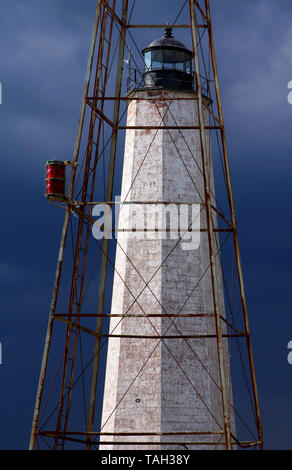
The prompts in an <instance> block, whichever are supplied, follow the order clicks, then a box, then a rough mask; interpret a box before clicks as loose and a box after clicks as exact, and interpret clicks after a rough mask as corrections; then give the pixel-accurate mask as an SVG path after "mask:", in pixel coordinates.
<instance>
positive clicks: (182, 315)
mask: <svg viewBox="0 0 292 470" xmlns="http://www.w3.org/2000/svg"><path fill="white" fill-rule="evenodd" d="M214 315H215V314H214V313H179V314H175V313H150V314H145V315H144V314H142V313H139V314H134V315H129V314H127V315H125V314H122V313H120V314H118V313H80V314H73V315H70V313H55V317H56V318H58V317H68V316H72V317H73V318H74V317H77V316H78V317H80V318H82V317H84V318H87V317H93V318H95V317H107V318H108V317H119V318H148V317H149V318H156V317H157V318H164V317H165V318H196V317H198V318H199V317H214Z"/></svg>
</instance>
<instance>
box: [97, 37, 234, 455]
mask: <svg viewBox="0 0 292 470" xmlns="http://www.w3.org/2000/svg"><path fill="white" fill-rule="evenodd" d="M143 54H144V59H145V73H144V86H143V88H136V89H133V90H131V91H130V92H129V96H130V97H131V100H129V106H128V113H127V132H126V141H125V150H124V165H123V177H122V189H121V203H122V204H121V207H120V214H119V223H118V232H117V252H116V261H115V276H114V284H113V294H112V306H111V314H112V315H113V314H120V315H122V318H120V317H115V316H112V317H111V322H110V327H109V330H110V331H109V333H110V338H109V343H108V354H107V364H106V378H105V388H104V402H103V412H102V426H101V432H102V433H103V439H102V440H103V441H106V440H108V441H114V442H117V443H116V444H111V445H104V446H100V448H105V449H125V446H124V445H123V441H126V442H127V446H126V448H127V449H145V450H146V449H162V450H163V449H182V445H181V444H180V445H178V442H180V443H185V445H186V446H187V448H189V449H204V448H206V449H211V448H220V440H221V438H222V436H223V429H224V425H223V411H222V410H223V408H222V393H221V390H220V377H219V362H218V344H217V343H216V341H217V335H216V322H215V314H214V297H213V287H214V286H213V285H212V277H211V268H210V248H209V240H208V233H207V229H206V227H207V220H206V207H205V203H206V201H205V186H204V178H203V173H204V169H203V164H202V156H201V140H200V132H199V130H198V129H195V127H198V123H199V117H198V108H197V104H196V99H197V93H196V90H194V85H193V76H192V53H191V52H190V51H189V50H188V49H187V48H186V47H185V46H184V45H183V44H182V43H181V42H179V41H177V40H176V39H175V38H173V36H172V32H171V30H170V29H167V30H166V31H165V34H164V36H163V37H162V38H161V39H158V40H155V41H154V42H153V43H151V44H150V46H148V47H147V48H146V49H144V50H143ZM203 99H204V104H205V105H206V107H207V106H208V105H209V104H210V103H209V100H208V98H207V97H206V98H204V97H203ZM208 116H209V113H208V110H207V109H206V108H205V111H204V120H205V124H206V125H207V124H208ZM205 140H206V142H205V143H206V148H207V163H208V171H209V176H210V186H211V200H212V205H213V206H216V202H215V188H214V181H213V170H212V157H211V150H210V136H209V133H208V130H206V129H205ZM129 203H132V204H129ZM182 205H187V206H188V208H189V218H188V223H187V226H185V227H180V228H181V229H182V230H180V231H179V233H178V236H175V235H176V234H175V230H174V232H173V231H172V230H173V226H172V225H171V218H170V217H169V218H168V225H167V226H166V231H164V232H162V226H160V227H159V226H158V231H155V230H154V231H153V228H157V225H156V224H155V220H156V219H155V217H156V216H157V215H158V220H161V214H162V213H164V209H165V210H166V211H167V209H169V208H170V206H171V207H172V208H173V206H175V208H177V210H178V218H179V215H180V214H179V210H180V208H181V207H182ZM194 207H196V208H198V207H199V211H192V208H194ZM133 208H134V209H133ZM138 208H140V209H141V210H142V209H143V210H144V212H143V223H142V230H140V231H139V229H141V225H139V227H136V228H137V231H136V232H134V233H133V232H132V231H131V229H132V227H133V218H135V217H136V220H137V212H139V210H140V209H138ZM163 208H164V209H163ZM133 211H134V212H133ZM135 211H136V212H135ZM146 212H147V216H146V219H144V213H146ZM139 214H140V212H139ZM141 214H142V212H141ZM159 217H160V218H159ZM198 217H199V219H200V224H199V225H200V232H199V244H198V246H196V247H195V248H194V247H193V245H192V241H193V240H192V236H193V237H195V234H194V233H192V232H191V233H190V232H189V228H190V226H193V225H192V224H195V226H196V227H198V223H197V222H198V220H196V221H195V220H194V219H196V218H198ZM212 218H213V227H216V226H217V221H216V216H215V212H214V213H213V214H212ZM139 220H140V222H141V217H140V219H139ZM195 222H196V223H195ZM143 227H144V228H146V230H148V231H146V232H145V231H143ZM151 229H152V230H151ZM149 230H150V231H149ZM196 234H197V235H198V232H196ZM213 236H214V243H215V246H216V245H217V246H218V239H217V238H216V234H215V232H213ZM188 245H189V246H188ZM215 265H216V275H217V291H218V293H219V296H218V303H219V310H220V315H221V316H222V317H223V318H224V315H225V314H224V295H223V286H222V278H221V270H220V259H219V256H215ZM223 350H224V362H225V372H226V383H228V384H230V377H229V374H230V372H229V363H228V348H227V343H226V342H223ZM228 396H229V402H230V408H231V404H232V391H231V386H230V387H229V390H228ZM231 422H232V423H231V424H232V428H233V426H234V425H233V417H232V413H231ZM106 433H109V436H107V435H106ZM110 434H113V435H114V437H113V436H112V435H110ZM129 442H131V444H129ZM190 442H192V443H193V444H192V445H190ZM195 442H196V444H195ZM216 443H217V447H216ZM218 443H219V445H218Z"/></svg>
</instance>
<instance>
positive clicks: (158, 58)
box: [151, 50, 163, 69]
mask: <svg viewBox="0 0 292 470" xmlns="http://www.w3.org/2000/svg"><path fill="white" fill-rule="evenodd" d="M151 59H152V64H151V69H162V68H163V52H162V51H159V50H157V51H152V55H151Z"/></svg>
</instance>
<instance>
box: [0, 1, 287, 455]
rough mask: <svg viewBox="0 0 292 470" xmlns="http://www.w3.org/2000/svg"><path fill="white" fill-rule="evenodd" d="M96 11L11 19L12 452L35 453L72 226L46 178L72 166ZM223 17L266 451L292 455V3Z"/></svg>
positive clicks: (0, 406) (218, 29)
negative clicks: (61, 264)
mask: <svg viewBox="0 0 292 470" xmlns="http://www.w3.org/2000/svg"><path fill="white" fill-rule="evenodd" d="M131 3H132V2H131ZM136 3H137V7H136V12H135V15H136V18H135V19H136V21H137V22H138V21H139V20H140V21H141V22H143V23H144V22H145V21H149V22H153V23H155V22H164V21H169V22H171V21H172V20H173V18H174V17H175V16H176V14H177V12H178V10H179V5H178V4H183V1H181V0H180V1H179V2H178V1H177V0H169V1H167V2H166V1H164V0H163V1H162V0H161V1H159V2H157V1H153V0H148V1H147V13H146V12H145V11H143V4H144V2H142V1H140V0H137V2H136ZM95 4H96V2H95V0H87V1H86V2H81V1H80V0H79V1H77V0H74V1H73V0H70V1H69V0H50V1H48V0H26V1H25V2H23V1H22V0H2V2H1V6H0V81H1V83H2V87H3V103H2V105H1V106H0V119H1V126H0V142H1V172H0V179H1V186H0V187H1V193H2V194H1V215H2V231H1V248H2V250H1V259H0V282H1V318H0V341H1V343H2V350H3V351H2V352H3V364H2V365H1V366H0V381H1V392H0V393H1V400H0V417H1V419H0V436H1V437H0V448H1V449H25V448H27V446H28V440H29V435H30V428H31V420H32V414H33V407H34V400H35V393H36V387H37V381H38V376H39V370H40V362H41V355H42V350H43V344H44V338H45V331H46V325H47V318H48V309H49V304H50V297H51V291H52V286H53V279H54V272H55V264H56V259H57V251H58V246H59V238H60V232H61V227H62V222H63V214H62V212H61V211H58V210H57V209H55V208H53V207H52V206H51V205H49V204H48V203H47V201H46V200H45V199H44V197H43V193H44V165H45V162H46V160H47V159H48V158H50V157H51V156H53V157H54V158H57V159H61V160H66V159H70V158H71V156H72V152H73V146H74V141H75V134H76V128H77V122H78V117H79V109H80V102H81V94H82V89H83V82H84V76H85V70H86V64H87V56H88V49H89V42H90V37H91V31H92V24H93V18H94V11H95ZM166 4H167V11H166V8H165V5H166ZM211 7H212V14H213V27H214V35H215V47H216V55H217V62H218V69H219V79H220V88H221V94H222V103H223V111H224V118H225V126H226V129H227V137H228V148H229V155H230V166H231V175H232V183H233V190H234V196H235V203H236V209H237V218H238V225H239V237H240V246H241V254H242V259H243V269H244V278H245V285H246V294H247V301H248V310H249V318H250V324H251V331H252V336H253V343H254V357H255V366H256V375H257V382H258V388H259V395H260V405H261V413H262V419H263V426H264V438H265V443H266V448H268V449H273V448H274V449H291V448H292V436H291V418H292V411H291V397H292V379H291V377H292V366H290V365H289V364H288V362H287V355H288V350H287V344H288V341H289V340H290V339H292V316H291V264H290V263H291V248H290V244H291V235H290V233H291V229H292V218H291V180H292V171H291V170H292V132H291V129H292V126H291V125H292V106H291V105H289V104H288V102H287V95H288V89H287V84H288V82H289V81H290V80H292V4H291V2H290V1H289V0H246V1H245V2H242V1H241V0H211ZM144 8H145V7H144ZM151 35H153V36H155V37H156V36H157V34H156V33H155V32H151ZM177 37H178V39H179V34H178V33H177ZM149 38H150V36H149V34H148V35H147V38H145V45H147V44H148V42H149V40H148V39H149ZM153 38H154V37H153ZM142 45H143V44H142ZM189 47H190V45H189Z"/></svg>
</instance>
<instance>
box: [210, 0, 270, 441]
mask: <svg viewBox="0 0 292 470" xmlns="http://www.w3.org/2000/svg"><path fill="white" fill-rule="evenodd" d="M205 6H206V14H207V17H208V34H209V44H210V51H211V61H212V66H213V71H214V80H215V90H216V99H217V107H218V114H219V120H220V123H221V126H222V127H221V138H222V146H223V158H224V166H225V172H226V183H227V191H228V199H229V206H230V212H231V219H232V225H233V227H234V236H233V239H234V250H235V256H236V262H237V270H238V277H239V285H240V295H241V303H242V309H243V317H244V323H245V329H246V332H247V337H246V341H247V350H248V357H249V363H250V374H251V381H252V390H253V398H254V403H255V412H256V420H257V429H258V437H259V441H260V443H261V449H264V444H263V430H262V423H261V416H260V408H259V399H258V391H257V385H256V376H255V367H254V360H253V354H252V344H251V337H250V328H249V321H248V313H247V305H246V298H245V291H244V282H243V274H242V264H241V257H240V252H239V242H238V234H237V223H236V217H235V207H234V201H233V193H232V185H231V176H230V169H229V162H228V152H227V142H226V135H225V130H224V126H223V111H222V105H221V97H220V91H219V81H218V71H217V62H216V56H215V47H214V38H213V31H212V24H211V14H210V3H209V0H205Z"/></svg>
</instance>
